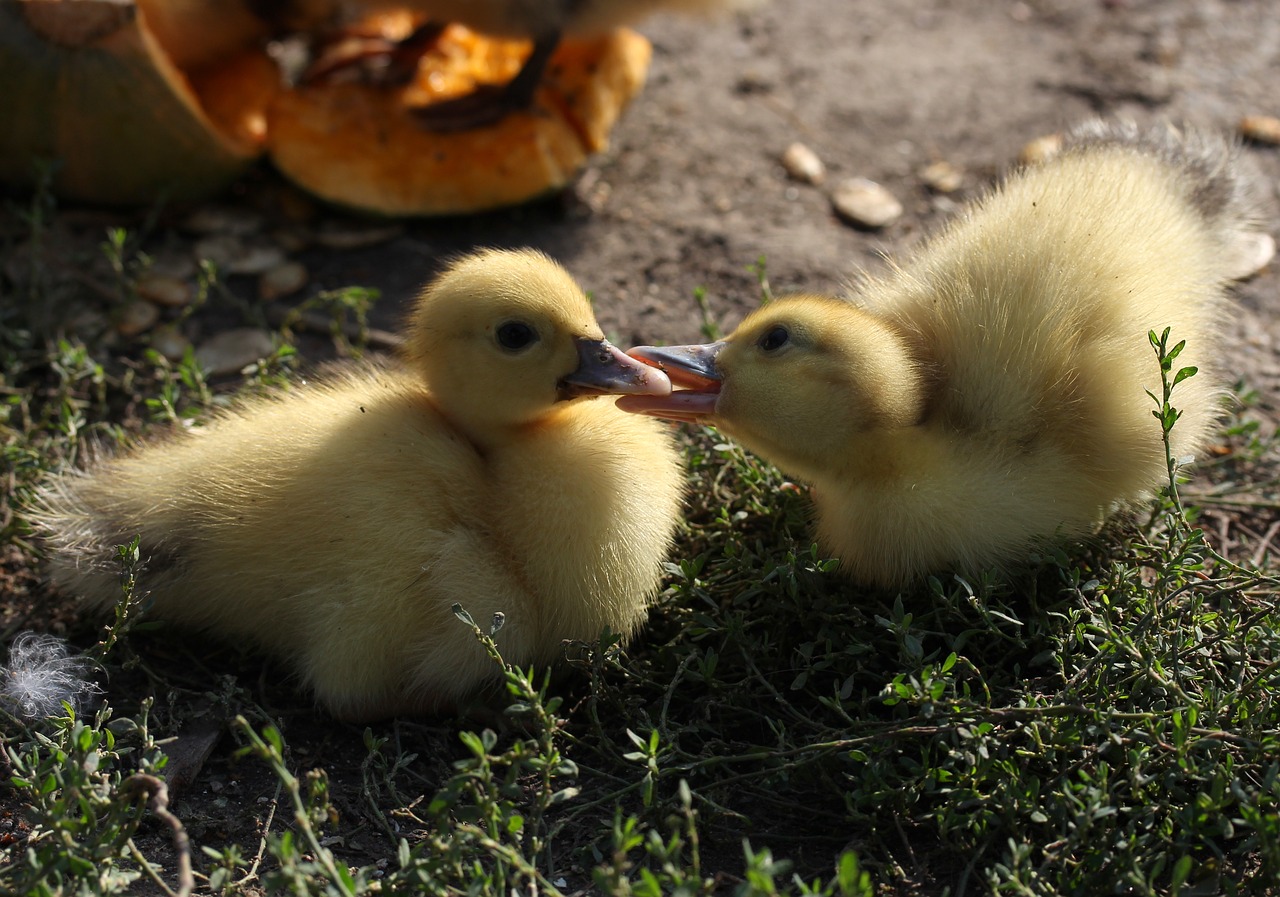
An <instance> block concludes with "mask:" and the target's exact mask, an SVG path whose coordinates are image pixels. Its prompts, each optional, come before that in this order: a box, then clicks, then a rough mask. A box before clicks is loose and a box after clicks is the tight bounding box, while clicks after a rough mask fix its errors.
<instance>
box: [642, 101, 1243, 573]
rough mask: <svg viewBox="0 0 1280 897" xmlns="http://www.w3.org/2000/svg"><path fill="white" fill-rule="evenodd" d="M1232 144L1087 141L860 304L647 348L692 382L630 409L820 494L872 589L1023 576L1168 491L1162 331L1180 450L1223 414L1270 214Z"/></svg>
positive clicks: (865, 292) (1112, 129)
mask: <svg viewBox="0 0 1280 897" xmlns="http://www.w3.org/2000/svg"><path fill="white" fill-rule="evenodd" d="M1245 205H1246V203H1245V198H1244V189H1243V186H1242V182H1241V179H1240V177H1239V176H1238V175H1237V173H1236V172H1235V169H1234V168H1233V165H1232V159H1231V152H1230V149H1229V148H1228V147H1227V146H1226V144H1225V143H1222V142H1220V141H1215V140H1213V139H1210V138H1207V137H1201V136H1195V135H1191V136H1188V137H1186V138H1179V137H1177V136H1176V135H1174V134H1172V133H1170V132H1166V133H1152V134H1140V133H1138V131H1137V129H1136V128H1133V127H1129V126H1104V125H1101V124H1094V125H1090V126H1085V127H1082V128H1080V129H1078V130H1077V131H1076V132H1075V133H1074V134H1073V135H1072V137H1071V138H1070V140H1069V141H1068V148H1067V149H1066V150H1065V151H1063V152H1062V153H1061V154H1060V155H1059V156H1057V157H1055V158H1054V159H1052V160H1051V161H1049V162H1048V163H1046V164H1044V165H1042V166H1040V167H1035V168H1027V169H1024V170H1021V171H1018V172H1016V173H1014V174H1012V175H1011V176H1010V177H1009V178H1008V179H1007V180H1006V181H1005V182H1004V184H1003V185H1002V186H1001V187H1000V188H999V189H997V190H995V191H994V192H992V193H991V194H990V195H988V196H987V197H986V198H985V199H983V200H981V201H980V202H977V203H976V204H974V205H973V206H972V207H971V208H970V209H969V210H968V211H967V212H966V213H965V214H963V215H962V216H960V218H959V219H958V220H957V221H956V222H954V223H953V224H952V225H951V226H950V227H948V228H947V229H945V230H944V231H943V232H942V233H941V234H939V235H937V236H935V237H934V238H933V239H932V240H930V241H928V242H927V243H926V244H925V245H924V246H923V247H922V248H921V249H919V250H918V251H917V252H916V253H915V254H914V255H913V257H912V258H911V259H910V261H908V262H907V263H906V264H904V265H903V266H902V267H894V268H892V269H891V270H890V271H889V272H888V273H886V274H884V275H883V276H880V277H876V278H868V279H866V280H865V281H864V282H863V283H861V284H860V286H859V287H858V288H857V290H856V293H855V295H854V296H852V297H851V299H850V300H849V301H845V300H841V299H836V298H829V297H818V296H795V297H791V298H787V299H783V300H781V301H777V302H774V303H772V304H770V305H767V306H765V307H764V308H761V309H759V310H758V311H756V312H755V313H753V314H752V315H750V316H749V317H747V319H746V320H744V321H743V322H742V324H741V325H740V326H739V327H738V328H737V329H736V331H735V332H734V333H733V334H732V335H731V336H730V337H728V338H727V339H726V340H724V341H722V342H718V343H714V344H711V345H706V346H677V347H668V348H654V347H648V346H642V347H638V348H635V349H632V350H631V354H632V355H634V356H635V357H637V358H640V359H642V360H644V361H647V362H649V363H650V364H654V365H658V366H660V367H661V368H662V369H663V370H665V371H666V372H667V373H668V375H669V376H670V377H671V379H672V382H673V383H675V384H676V385H678V386H680V385H683V386H687V387H690V389H689V390H686V391H678V392H675V393H672V394H671V395H669V396H666V397H639V396H637V397H629V398H623V399H620V400H619V401H618V404H619V405H620V406H621V407H623V408H626V409H627V410H629V411H634V412H642V413H648V414H653V415H658V416H663V417H671V418H674V419H684V420H702V419H705V420H708V421H710V422H712V423H714V424H716V426H718V427H720V428H721V429H722V430H723V431H725V432H726V433H728V434H730V435H732V436H733V437H735V438H737V439H738V440H739V441H741V442H742V444H743V445H744V446H746V447H747V448H749V449H752V450H754V451H756V452H758V453H759V454H760V455H762V456H764V457H765V458H768V459H770V460H771V461H773V462H775V463H776V464H777V465H778V466H779V467H781V468H782V469H783V470H785V471H788V472H789V473H790V474H791V475H793V476H796V477H798V478H801V479H804V480H807V481H808V482H810V483H812V484H813V487H814V493H815V494H814V501H815V503H816V507H817V536H818V540H819V542H820V544H821V545H822V546H823V547H824V549H825V550H826V551H828V552H830V553H831V554H832V555H833V556H835V557H838V558H839V559H840V560H841V562H842V565H843V569H844V570H845V571H847V573H849V574H850V575H852V576H853V577H855V578H857V579H860V580H863V581H868V582H871V583H877V584H882V585H886V586H898V585H902V584H904V583H907V582H909V581H910V580H912V579H914V578H917V577H920V576H923V575H925V574H928V573H930V572H942V571H947V570H953V571H959V572H964V573H974V572H976V571H980V570H984V569H989V568H992V567H1001V566H1005V565H1011V564H1013V565H1016V564H1018V563H1020V562H1025V561H1026V559H1027V557H1028V554H1029V552H1030V551H1031V550H1032V549H1034V547H1035V546H1036V545H1037V544H1038V543H1042V542H1044V541H1046V540H1059V539H1068V538H1072V537H1079V536H1083V535H1086V534H1088V533H1090V532H1092V531H1094V530H1095V529H1096V528H1097V526H1098V525H1099V523H1100V521H1101V520H1102V519H1103V518H1104V517H1105V516H1106V515H1107V514H1108V513H1110V512H1111V511H1112V510H1113V509H1115V508H1116V507H1117V506H1120V505H1124V504H1129V503H1133V502H1136V501H1140V500H1142V499H1143V498H1145V497H1147V496H1149V495H1151V494H1152V493H1153V492H1154V491H1155V490H1157V489H1158V488H1159V487H1160V486H1161V485H1162V484H1163V483H1164V482H1165V481H1166V478H1167V472H1166V461H1165V449H1164V445H1163V442H1162V435H1161V434H1162V431H1161V425H1160V423H1159V421H1158V420H1156V419H1155V418H1154V417H1153V415H1152V412H1153V410H1154V409H1155V405H1154V402H1153V401H1152V399H1151V398H1150V397H1149V396H1148V395H1147V391H1148V390H1150V391H1152V392H1153V393H1154V394H1155V395H1161V388H1162V387H1161V376H1160V366H1159V364H1158V362H1157V358H1156V355H1155V353H1154V351H1153V349H1152V346H1151V345H1150V343H1149V341H1148V332H1149V331H1152V330H1154V331H1156V332H1157V333H1160V332H1161V331H1163V329H1164V328H1166V327H1168V328H1172V335H1171V338H1170V342H1169V345H1170V347H1172V346H1173V345H1174V344H1175V343H1176V342H1177V341H1180V340H1185V341H1186V347H1185V349H1184V350H1183V351H1182V353H1181V355H1180V356H1179V357H1178V358H1177V360H1176V362H1175V367H1174V370H1175V371H1177V370H1178V369H1179V368H1181V367H1184V366H1194V367H1198V368H1199V369H1200V373H1199V374H1198V375H1197V376H1194V377H1191V378H1190V379H1187V380H1184V381H1183V382H1181V383H1179V384H1178V385H1177V388H1176V389H1175V391H1174V393H1173V399H1172V404H1173V405H1174V406H1175V407H1176V408H1178V409H1180V410H1181V411H1182V412H1183V413H1182V417H1181V419H1180V420H1179V421H1178V423H1177V425H1176V426H1175V427H1174V429H1173V433H1172V449H1173V453H1174V456H1175V457H1176V458H1181V457H1184V456H1187V455H1193V454H1195V453H1196V452H1197V451H1198V450H1200V449H1201V448H1203V446H1204V445H1205V443H1206V441H1207V440H1208V439H1209V438H1210V436H1211V435H1212V433H1213V431H1214V426H1215V420H1216V418H1217V416H1218V411H1219V392H1220V389H1219V384H1218V381H1217V380H1215V379H1214V377H1213V375H1212V374H1211V373H1210V372H1209V370H1208V369H1209V368H1211V367H1213V363H1214V361H1215V359H1216V354H1217V351H1218V350H1217V334H1218V330H1219V324H1218V321H1219V320H1220V318H1221V316H1222V314H1223V311H1224V309H1223V300H1224V286H1225V283H1226V281H1227V280H1228V279H1229V278H1228V265H1229V261H1228V260H1229V257H1230V254H1231V253H1230V252H1229V251H1228V250H1229V249H1230V248H1231V246H1232V245H1233V244H1234V243H1235V241H1237V240H1238V239H1242V238H1243V237H1244V236H1245V235H1246V234H1247V231H1248V228H1249V227H1250V225H1251V221H1250V217H1249V215H1248V214H1247V212H1246V211H1245Z"/></svg>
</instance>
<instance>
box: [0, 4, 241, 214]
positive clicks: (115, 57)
mask: <svg viewBox="0 0 1280 897" xmlns="http://www.w3.org/2000/svg"><path fill="white" fill-rule="evenodd" d="M28 4H31V5H47V6H48V7H53V6H55V5H63V6H66V7H67V8H68V10H69V11H72V12H73V11H74V9H75V7H80V8H82V9H87V8H88V7H92V6H97V5H103V6H107V7H112V8H116V9H118V8H119V7H121V5H122V4H120V3H118V2H117V3H112V2H110V0H76V2H75V3H74V4H70V3H66V4H62V3H60V2H59V0H0V95H3V96H5V98H6V100H5V105H6V107H7V108H6V115H5V119H6V122H5V125H6V131H7V133H6V135H5V140H3V141H0V182H4V183H7V184H11V185H14V186H18V187H23V188H31V187H33V186H34V185H35V184H36V183H37V182H38V180H39V166H38V160H41V159H44V160H49V161H56V162H57V165H56V167H55V169H54V172H53V178H52V187H53V190H54V192H55V194H56V195H58V196H61V197H64V198H68V199H73V200H79V201H84V202H93V203H104V204H109V205H118V204H139V203H149V202H154V201H156V200H157V199H160V198H167V199H171V200H175V201H185V200H193V199H199V198H203V197H206V196H210V195H213V194H215V193H217V192H218V191H220V190H222V189H223V188H225V187H226V186H227V184H229V183H230V182H231V181H232V180H233V179H234V178H236V177H237V176H238V175H239V174H241V173H242V172H243V171H244V170H245V169H246V168H247V167H248V165H249V164H250V163H251V162H252V161H253V160H254V159H255V158H256V157H257V155H258V153H259V149H258V148H257V147H255V146H252V145H250V144H247V143H244V142H241V141H236V140H233V139H230V138H228V137H227V136H225V135H223V134H221V133H219V131H218V129H217V128H216V127H215V126H214V125H213V123H212V122H211V121H210V120H209V118H208V117H207V116H206V115H205V114H204V112H203V111H202V110H201V108H200V105H199V103H198V101H197V100H196V98H195V95H194V94H193V93H192V92H191V89H190V87H189V85H188V83H187V80H186V78H185V77H184V76H183V74H182V73H181V72H180V71H179V70H178V69H177V68H176V67H175V66H174V65H173V64H172V63H171V62H170V61H169V59H168V58H167V56H166V54H165V52H164V51H163V50H162V49H161V48H160V46H159V45H158V44H157V42H156V41H155V38H154V37H153V36H152V35H151V34H150V32H149V31H148V30H147V28H146V25H145V21H144V19H143V17H142V16H141V15H136V14H135V15H133V16H128V17H122V18H123V20H122V21H121V22H120V24H119V26H118V27H115V28H113V29H109V30H107V31H106V33H101V30H100V31H99V33H95V34H92V35H90V36H89V38H88V39H86V40H84V41H83V42H81V43H80V45H79V46H67V45H65V44H64V43H57V42H55V41H53V40H51V39H50V38H49V37H48V36H47V35H45V34H43V33H41V32H38V31H36V30H35V29H34V28H33V27H32V26H31V23H30V21H29V20H28V16H27V15H26V14H25V8H26V7H27V6H28ZM47 12H49V10H48V9H45V10H41V13H47ZM135 12H136V10H135ZM39 17H40V13H37V15H36V16H35V18H37V19H38V18H39ZM46 18H47V17H46Z"/></svg>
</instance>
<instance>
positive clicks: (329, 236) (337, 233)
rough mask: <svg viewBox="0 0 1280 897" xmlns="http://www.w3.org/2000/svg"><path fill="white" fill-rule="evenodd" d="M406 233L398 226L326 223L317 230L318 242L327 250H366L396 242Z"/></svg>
mask: <svg viewBox="0 0 1280 897" xmlns="http://www.w3.org/2000/svg"><path fill="white" fill-rule="evenodd" d="M402 233H404V228H403V227H401V226H400V225H398V224H366V225H358V224H343V223H340V222H325V223H324V224H322V225H320V227H318V228H316V242H317V243H319V244H320V245H321V246H323V247H325V248H326V249H364V248H365V247H368V246H377V245H378V244H379V243H386V242H387V241H388V240H394V239H395V238H396V237H398V236H400V235H401V234H402Z"/></svg>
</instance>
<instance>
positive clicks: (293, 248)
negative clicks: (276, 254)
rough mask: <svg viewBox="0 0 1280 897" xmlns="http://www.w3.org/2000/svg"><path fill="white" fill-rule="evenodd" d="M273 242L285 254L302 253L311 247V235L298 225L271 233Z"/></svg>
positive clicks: (280, 228)
mask: <svg viewBox="0 0 1280 897" xmlns="http://www.w3.org/2000/svg"><path fill="white" fill-rule="evenodd" d="M271 241H272V242H273V243H275V244H276V245H277V246H279V247H280V248H281V249H283V250H284V251H285V252H302V250H304V249H307V248H309V247H310V246H311V233H310V232H309V231H308V230H307V228H305V227H300V226H298V225H296V224H293V225H289V226H287V227H277V228H276V229H275V230H273V231H272V232H271Z"/></svg>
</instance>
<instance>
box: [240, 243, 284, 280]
mask: <svg viewBox="0 0 1280 897" xmlns="http://www.w3.org/2000/svg"><path fill="white" fill-rule="evenodd" d="M286 261H288V259H286V258H285V254H284V250H282V249H280V248H279V247H278V246H250V247H246V248H245V250H244V252H243V253H242V254H240V255H238V256H236V257H235V258H233V259H232V260H231V261H230V263H229V264H228V265H227V270H228V271H229V272H231V273H232V274H249V275H257V274H265V273H266V272H267V271H270V270H271V269H272V268H278V267H280V266H281V265H283V264H284V263H285V262H286Z"/></svg>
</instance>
